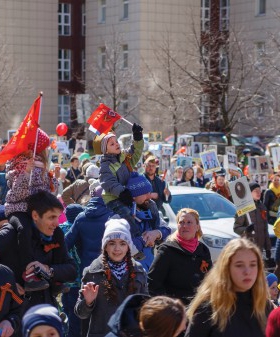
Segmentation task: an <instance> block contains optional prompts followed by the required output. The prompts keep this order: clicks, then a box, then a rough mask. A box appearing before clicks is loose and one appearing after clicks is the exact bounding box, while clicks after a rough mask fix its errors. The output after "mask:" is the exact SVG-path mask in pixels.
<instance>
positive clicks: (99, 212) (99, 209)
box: [84, 197, 114, 219]
mask: <svg viewBox="0 0 280 337" xmlns="http://www.w3.org/2000/svg"><path fill="white" fill-rule="evenodd" d="M84 214H85V216H86V217H87V218H95V219H96V218H98V217H102V216H103V215H105V214H108V217H109V216H110V217H111V216H113V215H114V213H113V212H111V211H110V210H109V209H108V208H107V207H106V205H105V203H104V201H103V199H102V198H101V197H93V198H91V199H90V201H89V202H88V204H87V206H86V208H85V210H84Z"/></svg>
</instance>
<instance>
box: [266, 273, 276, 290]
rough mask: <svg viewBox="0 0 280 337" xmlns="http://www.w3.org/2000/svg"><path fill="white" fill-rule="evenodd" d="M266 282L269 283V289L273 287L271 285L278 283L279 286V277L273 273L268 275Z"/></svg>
mask: <svg viewBox="0 0 280 337" xmlns="http://www.w3.org/2000/svg"><path fill="white" fill-rule="evenodd" d="M266 281H267V284H268V286H269V287H271V285H272V284H273V283H274V282H275V281H276V282H277V284H278V277H277V276H276V275H275V274H273V273H270V274H268V275H266Z"/></svg>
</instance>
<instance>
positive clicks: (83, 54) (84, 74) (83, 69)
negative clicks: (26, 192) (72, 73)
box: [82, 50, 86, 82]
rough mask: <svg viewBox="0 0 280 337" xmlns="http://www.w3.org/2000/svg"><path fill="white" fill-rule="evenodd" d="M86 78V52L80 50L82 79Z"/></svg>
mask: <svg viewBox="0 0 280 337" xmlns="http://www.w3.org/2000/svg"><path fill="white" fill-rule="evenodd" d="M85 80H86V53H85V50H82V81H83V82H85Z"/></svg>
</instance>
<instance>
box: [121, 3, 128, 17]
mask: <svg viewBox="0 0 280 337" xmlns="http://www.w3.org/2000/svg"><path fill="white" fill-rule="evenodd" d="M121 1H122V16H121V19H122V20H127V19H128V3H129V0H121Z"/></svg>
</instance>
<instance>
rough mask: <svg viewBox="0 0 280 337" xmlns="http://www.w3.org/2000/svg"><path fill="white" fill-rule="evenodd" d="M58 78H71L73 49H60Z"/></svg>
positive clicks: (63, 79) (60, 79) (62, 79)
mask: <svg viewBox="0 0 280 337" xmlns="http://www.w3.org/2000/svg"><path fill="white" fill-rule="evenodd" d="M58 80H59V81H70V80H71V50H69V49H59V51H58Z"/></svg>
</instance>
